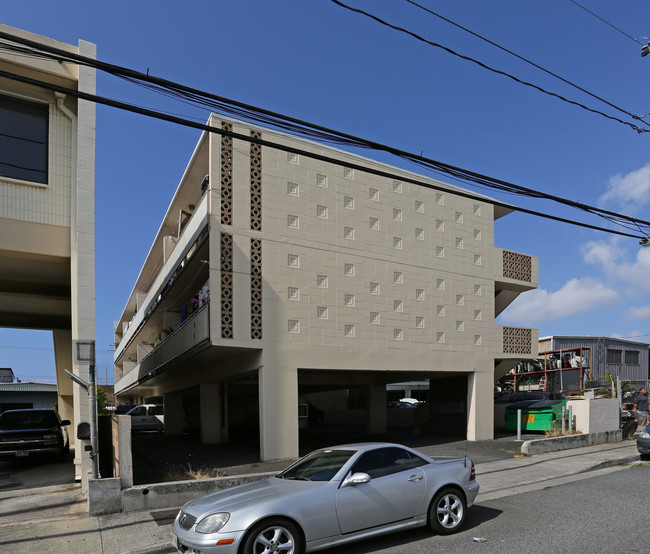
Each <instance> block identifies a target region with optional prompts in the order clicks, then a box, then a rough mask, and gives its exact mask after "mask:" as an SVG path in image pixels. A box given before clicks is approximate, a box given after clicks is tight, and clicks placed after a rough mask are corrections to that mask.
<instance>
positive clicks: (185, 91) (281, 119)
mask: <svg viewBox="0 0 650 554" xmlns="http://www.w3.org/2000/svg"><path fill="white" fill-rule="evenodd" d="M0 39H4V40H9V41H12V43H10V44H7V43H3V42H1V41H0V48H2V47H4V48H7V49H9V50H11V51H17V50H18V51H20V52H22V53H23V54H25V55H26V54H27V53H29V52H32V53H33V55H34V56H35V57H38V58H42V59H52V60H56V61H58V62H70V63H79V64H81V65H86V66H90V67H94V68H95V69H99V70H102V71H105V72H107V73H109V74H111V75H114V76H118V77H121V78H124V79H126V80H128V81H131V82H134V83H136V84H139V85H141V86H144V87H147V88H150V89H151V90H154V91H157V92H158V91H162V92H163V93H164V94H166V95H171V96H173V97H178V98H184V99H188V100H191V101H192V102H193V103H198V104H201V105H203V106H208V107H210V108H215V109H217V110H220V111H222V112H225V113H229V114H232V115H235V116H237V117H240V118H244V119H249V120H252V121H256V122H260V123H262V124H265V125H270V126H273V127H275V128H278V129H281V130H288V131H290V132H292V133H294V134H297V135H300V136H305V137H309V138H315V139H317V140H321V141H325V142H333V143H338V144H343V145H348V146H355V147H360V148H367V149H372V150H379V151H384V152H388V153H390V154H392V155H395V156H397V157H400V158H402V159H404V160H407V161H409V162H411V163H414V164H416V165H419V166H420V167H423V168H425V169H428V170H431V171H436V172H440V173H444V174H445V175H446V176H447V177H449V176H451V177H453V178H454V179H459V180H462V181H463V182H464V183H465V184H466V185H467V184H468V185H470V186H479V187H489V188H492V189H496V190H500V191H502V192H507V193H513V194H520V195H524V196H529V197H532V198H538V199H546V200H551V201H554V202H558V203H561V204H564V205H567V206H569V207H573V208H576V209H580V210H582V211H585V212H587V213H590V214H592V215H597V216H598V217H601V218H604V219H606V220H607V221H609V222H610V223H613V224H616V225H619V226H622V227H625V228H627V229H629V230H633V231H637V232H640V233H642V234H643V235H644V237H643V238H645V237H647V236H648V229H646V227H648V226H650V222H649V221H645V220H641V219H638V218H633V217H630V216H626V215H623V214H618V213H616V212H611V211H608V210H604V209H602V208H597V207H594V206H589V205H587V204H582V203H579V202H575V201H573V200H568V199H565V198H561V197H558V196H555V195H550V194H547V193H544V192H541V191H538V190H535V189H531V188H527V187H523V186H521V185H516V184H513V183H509V182H507V181H503V180H500V179H495V178H493V177H488V176H486V175H482V174H480V173H476V172H473V171H469V170H466V169H463V168H460V167H457V166H452V165H449V164H445V163H443V162H439V161H437V160H433V159H431V158H427V157H424V156H418V155H416V154H412V153H410V152H407V151H404V150H401V149H398V148H395V147H392V146H388V145H385V144H381V143H378V142H375V141H371V140H368V139H363V138H360V137H357V136H354V135H351V134H348V133H343V132H340V131H335V130H333V129H329V128H327V127H323V126H321V125H317V124H314V123H309V122H307V121H303V120H300V119H296V118H293V117H290V116H286V115H282V114H279V113H276V112H272V111H270V110H265V109H263V108H258V107H255V106H252V105H249V104H245V103H243V102H239V101H236V100H232V99H228V98H225V97H222V96H218V95H215V94H212V93H208V92H205V91H202V90H199V89H195V88H192V87H188V86H186V85H182V84H180V83H175V82H173V81H169V80H166V79H162V78H159V77H154V76H152V75H149V74H144V73H141V72H138V71H135V70H132V69H129V68H126V67H121V66H117V65H114V64H109V63H106V62H102V61H100V60H96V59H94V58H89V57H86V56H81V55H79V54H74V53H70V52H67V51H64V50H61V49H58V48H55V47H52V46H47V45H44V44H41V43H38V42H35V41H31V40H29V39H24V38H22V37H16V36H14V35H11V34H8V33H4V32H0ZM16 43H17V44H22V45H24V46H18V45H17V44H16ZM30 48H31V49H32V50H30ZM5 74H6V75H7V77H8V78H11V79H14V80H23V82H31V83H33V84H34V85H35V86H40V87H43V88H49V89H51V90H58V91H59V92H64V93H66V94H70V95H72V96H75V95H76V96H77V97H80V98H86V99H88V100H90V101H94V102H99V103H103V104H105V105H109V106H112V107H116V108H120V109H125V110H128V111H132V112H135V113H140V114H142V115H148V116H150V117H155V118H158V119H163V120H166V121H170V122H174V123H179V124H182V125H185V126H191V127H194V128H197V129H201V130H205V131H208V132H216V133H218V134H222V135H223V134H227V133H225V132H224V131H223V130H221V129H216V128H214V127H210V126H207V125H202V124H200V123H196V122H191V121H187V120H185V119H182V118H180V117H175V116H173V115H169V114H165V113H162V112H159V111H154V110H148V109H146V108H139V107H137V106H134V105H132V104H127V103H124V102H119V101H115V100H110V99H107V98H103V97H99V96H95V95H87V94H86V95H85V96H84V95H83V94H82V93H78V92H77V91H75V90H72V89H66V88H65V87H56V86H55V85H52V84H48V83H44V82H42V81H36V80H29V79H27V78H26V77H20V76H17V75H13V74H9V73H6V72H5ZM233 136H234V135H233ZM236 138H241V139H242V140H246V141H251V139H250V138H249V137H246V136H244V135H239V136H237V137H236ZM263 142H265V141H261V142H260V143H263ZM265 145H267V146H269V147H272V148H277V149H280V150H285V151H289V150H290V149H289V148H288V147H285V146H283V145H278V144H274V143H267V144H265ZM295 150H296V153H300V152H298V150H299V149H295ZM304 155H306V156H308V157H309V156H312V157H314V155H311V154H310V153H305V154H304ZM325 161H330V162H332V163H339V162H338V161H336V160H332V159H327V160H325ZM361 170H362V171H364V170H365V171H368V169H367V168H361ZM371 172H372V171H371ZM393 177H394V176H393ZM416 184H422V183H421V182H416ZM424 186H428V187H429V188H436V187H434V186H432V185H431V184H427V185H424ZM438 189H439V190H443V188H442V187H438ZM457 194H459V195H460V196H463V195H464V193H463V194H461V193H457ZM468 197H470V198H474V199H478V198H477V197H476V196H474V195H471V194H470V195H468ZM482 199H484V198H482ZM492 203H494V204H495V205H501V206H504V207H507V208H508V209H515V208H516V209H517V210H519V211H521V212H524V213H530V214H533V215H541V216H542V217H547V218H549V219H555V220H557V221H564V222H567V223H575V224H576V225H581V226H585V227H589V228H592V229H597V230H604V231H607V232H613V233H614V234H622V235H623V236H630V237H634V238H642V237H639V236H638V235H630V234H628V233H618V232H616V231H610V230H607V229H603V228H601V227H597V226H593V225H589V224H583V223H577V222H574V221H573V220H568V219H564V218H557V217H555V216H550V215H549V214H543V215H542V213H541V212H536V211H534V210H525V209H524V208H520V207H515V206H513V205H511V204H505V203H499V202H497V201H493V202H492Z"/></svg>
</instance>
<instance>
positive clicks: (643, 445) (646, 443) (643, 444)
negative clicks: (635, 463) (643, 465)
mask: <svg viewBox="0 0 650 554" xmlns="http://www.w3.org/2000/svg"><path fill="white" fill-rule="evenodd" d="M636 449H637V450H638V451H639V453H640V454H650V438H648V439H643V438H641V437H639V438H638V439H636Z"/></svg>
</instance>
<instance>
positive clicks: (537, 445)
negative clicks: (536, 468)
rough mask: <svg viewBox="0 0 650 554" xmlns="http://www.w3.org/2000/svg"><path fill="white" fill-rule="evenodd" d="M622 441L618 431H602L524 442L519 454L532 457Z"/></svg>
mask: <svg viewBox="0 0 650 554" xmlns="http://www.w3.org/2000/svg"><path fill="white" fill-rule="evenodd" d="M622 440H623V435H622V433H621V430H620V429H617V430H616V431H603V432H602V433H582V434H580V435H567V436H565V437H554V438H550V439H534V440H529V441H524V442H523V444H522V445H521V452H522V454H526V455H527V456H532V455H534V454H543V453H544V452H556V451H558V450H570V449H572V448H580V447H582V446H591V445H592V444H605V443H608V442H621V441H622Z"/></svg>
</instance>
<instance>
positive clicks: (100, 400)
mask: <svg viewBox="0 0 650 554" xmlns="http://www.w3.org/2000/svg"><path fill="white" fill-rule="evenodd" d="M107 403H108V394H106V391H104V389H100V388H99V387H97V415H107V414H108V411H107V410H106V404H107Z"/></svg>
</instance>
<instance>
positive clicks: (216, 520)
mask: <svg viewBox="0 0 650 554" xmlns="http://www.w3.org/2000/svg"><path fill="white" fill-rule="evenodd" d="M229 519H230V514H229V513H227V512H219V513H216V514H210V515H209V516H207V517H204V518H203V519H202V520H201V521H199V522H198V523H197V524H196V532H197V533H216V532H217V531H219V529H221V528H222V527H223V526H224V525H225V524H226V523H228V520H229Z"/></svg>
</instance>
